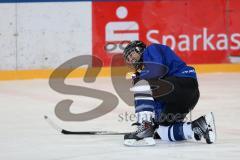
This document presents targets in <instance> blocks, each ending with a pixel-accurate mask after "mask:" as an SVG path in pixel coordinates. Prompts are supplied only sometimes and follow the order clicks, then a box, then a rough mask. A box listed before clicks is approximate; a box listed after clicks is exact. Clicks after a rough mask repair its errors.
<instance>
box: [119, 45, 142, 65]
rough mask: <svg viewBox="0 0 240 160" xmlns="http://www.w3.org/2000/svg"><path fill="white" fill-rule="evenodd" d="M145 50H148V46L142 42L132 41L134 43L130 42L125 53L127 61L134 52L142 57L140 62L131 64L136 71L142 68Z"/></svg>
mask: <svg viewBox="0 0 240 160" xmlns="http://www.w3.org/2000/svg"><path fill="white" fill-rule="evenodd" d="M145 48H146V45H145V44H144V43H143V42H142V41H132V42H130V43H129V44H128V45H127V47H126V48H125V49H124V51H123V53H124V59H125V61H127V58H128V56H129V55H130V54H131V53H132V52H136V53H137V54H139V55H140V57H141V58H140V59H139V60H138V62H135V63H134V64H131V65H132V66H133V67H134V68H135V69H136V70H137V69H139V67H140V66H141V61H142V54H143V51H144V49H145Z"/></svg>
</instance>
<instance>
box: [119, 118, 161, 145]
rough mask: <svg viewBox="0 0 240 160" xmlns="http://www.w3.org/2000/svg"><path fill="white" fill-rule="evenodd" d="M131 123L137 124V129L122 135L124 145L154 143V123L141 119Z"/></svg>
mask: <svg viewBox="0 0 240 160" xmlns="http://www.w3.org/2000/svg"><path fill="white" fill-rule="evenodd" d="M133 125H136V126H137V130H136V131H135V132H132V133H128V134H126V135H124V144H125V145H126V146H152V145H155V144H156V143H155V140H154V139H153V134H154V125H153V123H152V122H148V121H143V122H142V123H134V124H133Z"/></svg>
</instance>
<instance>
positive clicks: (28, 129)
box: [0, 73, 240, 160]
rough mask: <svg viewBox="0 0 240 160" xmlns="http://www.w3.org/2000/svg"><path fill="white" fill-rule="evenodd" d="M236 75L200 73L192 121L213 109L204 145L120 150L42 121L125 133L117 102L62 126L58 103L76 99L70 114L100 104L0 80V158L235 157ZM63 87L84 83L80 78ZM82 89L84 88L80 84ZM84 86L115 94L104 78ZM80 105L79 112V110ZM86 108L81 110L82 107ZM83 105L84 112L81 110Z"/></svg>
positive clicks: (238, 152)
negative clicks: (212, 126)
mask: <svg viewBox="0 0 240 160" xmlns="http://www.w3.org/2000/svg"><path fill="white" fill-rule="evenodd" d="M239 81H240V74H221V73H219V74H201V75H199V85H200V91H201V98H200V100H199V103H198V104H197V106H196V108H195V110H194V111H193V118H194V119H195V118H197V117H198V116H200V115H202V114H204V113H207V112H210V111H213V112H214V114H215V119H216V126H217V132H218V140H217V142H216V143H215V144H212V145H208V144H205V143H204V142H194V141H184V142H176V143H173V142H163V141H158V142H157V145H156V146H154V147H139V148H134V147H125V146H123V137H122V136H79V135H61V134H59V133H58V132H57V131H55V130H54V129H52V128H51V127H50V126H49V124H47V123H46V122H45V120H44V119H43V116H44V115H45V114H46V115H48V116H49V117H51V118H52V119H53V121H55V122H56V123H57V124H59V125H60V126H62V127H64V128H66V129H70V130H75V131H77V130H98V129H101V130H113V131H128V129H129V128H130V124H131V122H126V121H124V122H119V121H118V120H119V119H118V116H117V115H118V114H120V113H124V112H126V111H127V112H133V108H131V107H127V106H126V104H125V103H124V102H123V101H120V103H119V105H118V107H117V108H116V109H115V110H114V111H112V112H111V113H109V114H107V115H106V116H103V117H101V118H98V119H95V120H93V121H89V122H63V121H61V120H59V119H58V118H57V117H56V116H55V115H54V108H55V105H56V103H57V102H59V101H61V100H63V99H67V98H69V99H73V100H75V102H74V104H73V107H72V110H71V111H72V112H74V113H78V112H81V111H83V110H85V111H86V110H88V109H89V110H91V109H92V108H93V106H94V105H96V104H99V102H100V101H96V100H94V99H88V98H83V97H81V98H80V97H76V96H70V95H62V94H59V93H56V92H55V91H53V90H52V89H51V88H50V87H49V86H48V81H47V80H26V81H1V82H0V90H1V92H0V101H1V103H0V113H1V116H0V122H1V128H0V133H1V134H0V151H1V154H0V159H7V160H16V159H17V160H26V159H36V160H43V159H44V160H53V159H55V160H60V159H61V160H80V159H81V160H82V159H84V160H93V159H98V160H106V159H119V160H120V159H121V160H123V159H137V160H146V159H148V160H150V159H152V160H156V159H163V160H166V159H174V160H176V159H184V160H187V159H199V160H203V159H206V160H210V159H211V160H222V159H230V160H231V159H235V160H238V159H239V157H240V125H239V123H238V122H239V121H240V116H239V114H240V105H239V103H240V100H239V95H240V83H239ZM68 83H71V84H78V85H83V81H82V79H70V80H68ZM84 85H85V84H84ZM87 86H90V87H93V88H98V89H101V90H103V89H105V90H106V91H109V92H112V93H114V94H116V93H115V92H114V90H113V87H112V85H111V81H110V79H109V78H98V79H97V81H96V82H95V83H93V84H87ZM79 106H82V107H83V109H81V107H79ZM84 106H85V108H84ZM86 107H88V108H86Z"/></svg>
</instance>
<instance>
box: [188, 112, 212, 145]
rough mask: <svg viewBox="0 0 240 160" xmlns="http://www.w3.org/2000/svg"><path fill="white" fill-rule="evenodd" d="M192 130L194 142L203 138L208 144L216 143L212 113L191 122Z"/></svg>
mask: <svg viewBox="0 0 240 160" xmlns="http://www.w3.org/2000/svg"><path fill="white" fill-rule="evenodd" d="M192 130H193V131H194V134H196V135H195V138H196V137H197V138H196V140H201V137H204V139H205V140H206V142H207V143H208V144H211V143H214V142H215V141H216V127H215V122H214V116H213V113H212V112H211V113H209V114H207V115H205V116H202V117H200V118H198V119H196V120H194V121H193V122H192Z"/></svg>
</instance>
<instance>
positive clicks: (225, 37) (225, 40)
mask: <svg viewBox="0 0 240 160" xmlns="http://www.w3.org/2000/svg"><path fill="white" fill-rule="evenodd" d="M239 6H240V1H238V0H230V1H226V0H212V1H209V0H198V1H192V0H181V1H171V0H169V1H168V0H164V1H127V2H122V1H121V2H120V1H117V2H93V55H95V56H98V57H100V58H101V59H102V60H103V63H104V66H109V65H110V63H111V60H112V57H113V56H114V55H116V54H118V53H122V50H123V48H124V47H125V45H126V42H128V41H131V40H138V39H139V40H142V41H144V42H145V43H147V44H151V43H161V44H166V45H168V46H170V47H171V48H172V49H174V51H175V52H176V53H177V54H178V55H179V56H180V57H181V58H182V59H183V60H185V61H186V62H187V63H191V64H202V63H205V64H206V63H229V62H230V60H229V55H233V54H237V53H239V50H240V21H239V17H240V7H239ZM227 7H229V8H228V9H226V8H227ZM235 22H236V23H235ZM117 61H118V62H114V63H116V64H120V65H121V64H122V60H121V59H119V60H117Z"/></svg>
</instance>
